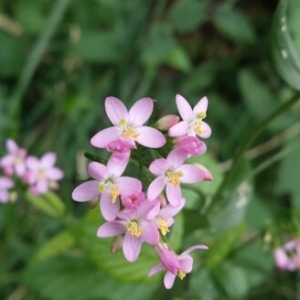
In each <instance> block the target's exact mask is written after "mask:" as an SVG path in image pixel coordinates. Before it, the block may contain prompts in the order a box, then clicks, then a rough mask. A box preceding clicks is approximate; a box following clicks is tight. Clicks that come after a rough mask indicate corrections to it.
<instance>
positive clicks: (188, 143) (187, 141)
mask: <svg viewBox="0 0 300 300" xmlns="http://www.w3.org/2000/svg"><path fill="white" fill-rule="evenodd" d="M174 143H175V145H176V148H180V149H183V150H185V151H186V152H187V153H188V154H190V155H193V156H198V155H201V154H203V153H205V152H206V144H205V143H204V142H202V141H200V140H199V139H198V138H197V137H195V136H188V135H187V136H182V137H179V138H176V139H175V140H174Z"/></svg>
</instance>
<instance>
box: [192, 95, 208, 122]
mask: <svg viewBox="0 0 300 300" xmlns="http://www.w3.org/2000/svg"><path fill="white" fill-rule="evenodd" d="M207 105H208V100H207V98H206V97H203V98H202V99H200V100H199V102H198V103H197V104H196V105H195V107H194V109H193V118H196V117H197V115H198V114H199V113H201V112H204V113H206V111H207Z"/></svg>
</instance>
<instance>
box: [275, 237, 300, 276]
mask: <svg viewBox="0 0 300 300" xmlns="http://www.w3.org/2000/svg"><path fill="white" fill-rule="evenodd" d="M274 258H275V263H276V266H277V267H278V269H280V270H287V271H296V270H299V269H300V239H295V240H291V241H289V242H288V243H286V244H284V245H283V246H282V247H281V248H277V249H275V250H274Z"/></svg>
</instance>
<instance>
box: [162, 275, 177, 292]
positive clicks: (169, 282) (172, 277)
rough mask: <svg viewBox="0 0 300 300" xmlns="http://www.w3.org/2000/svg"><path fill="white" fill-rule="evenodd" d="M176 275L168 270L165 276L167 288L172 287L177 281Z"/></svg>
mask: <svg viewBox="0 0 300 300" xmlns="http://www.w3.org/2000/svg"><path fill="white" fill-rule="evenodd" d="M175 278H176V275H174V274H172V273H171V272H169V271H167V273H166V275H165V277H164V284H165V287H166V289H170V288H172V286H173V284H174V281H175Z"/></svg>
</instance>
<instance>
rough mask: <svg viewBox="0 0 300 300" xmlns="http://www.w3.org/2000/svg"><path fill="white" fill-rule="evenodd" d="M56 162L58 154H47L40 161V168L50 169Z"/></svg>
mask: <svg viewBox="0 0 300 300" xmlns="http://www.w3.org/2000/svg"><path fill="white" fill-rule="evenodd" d="M55 161H56V154H55V153H54V152H48V153H45V154H44V155H43V156H42V157H41V160H40V167H41V168H43V169H48V168H50V167H52V166H53V165H54V163H55Z"/></svg>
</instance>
